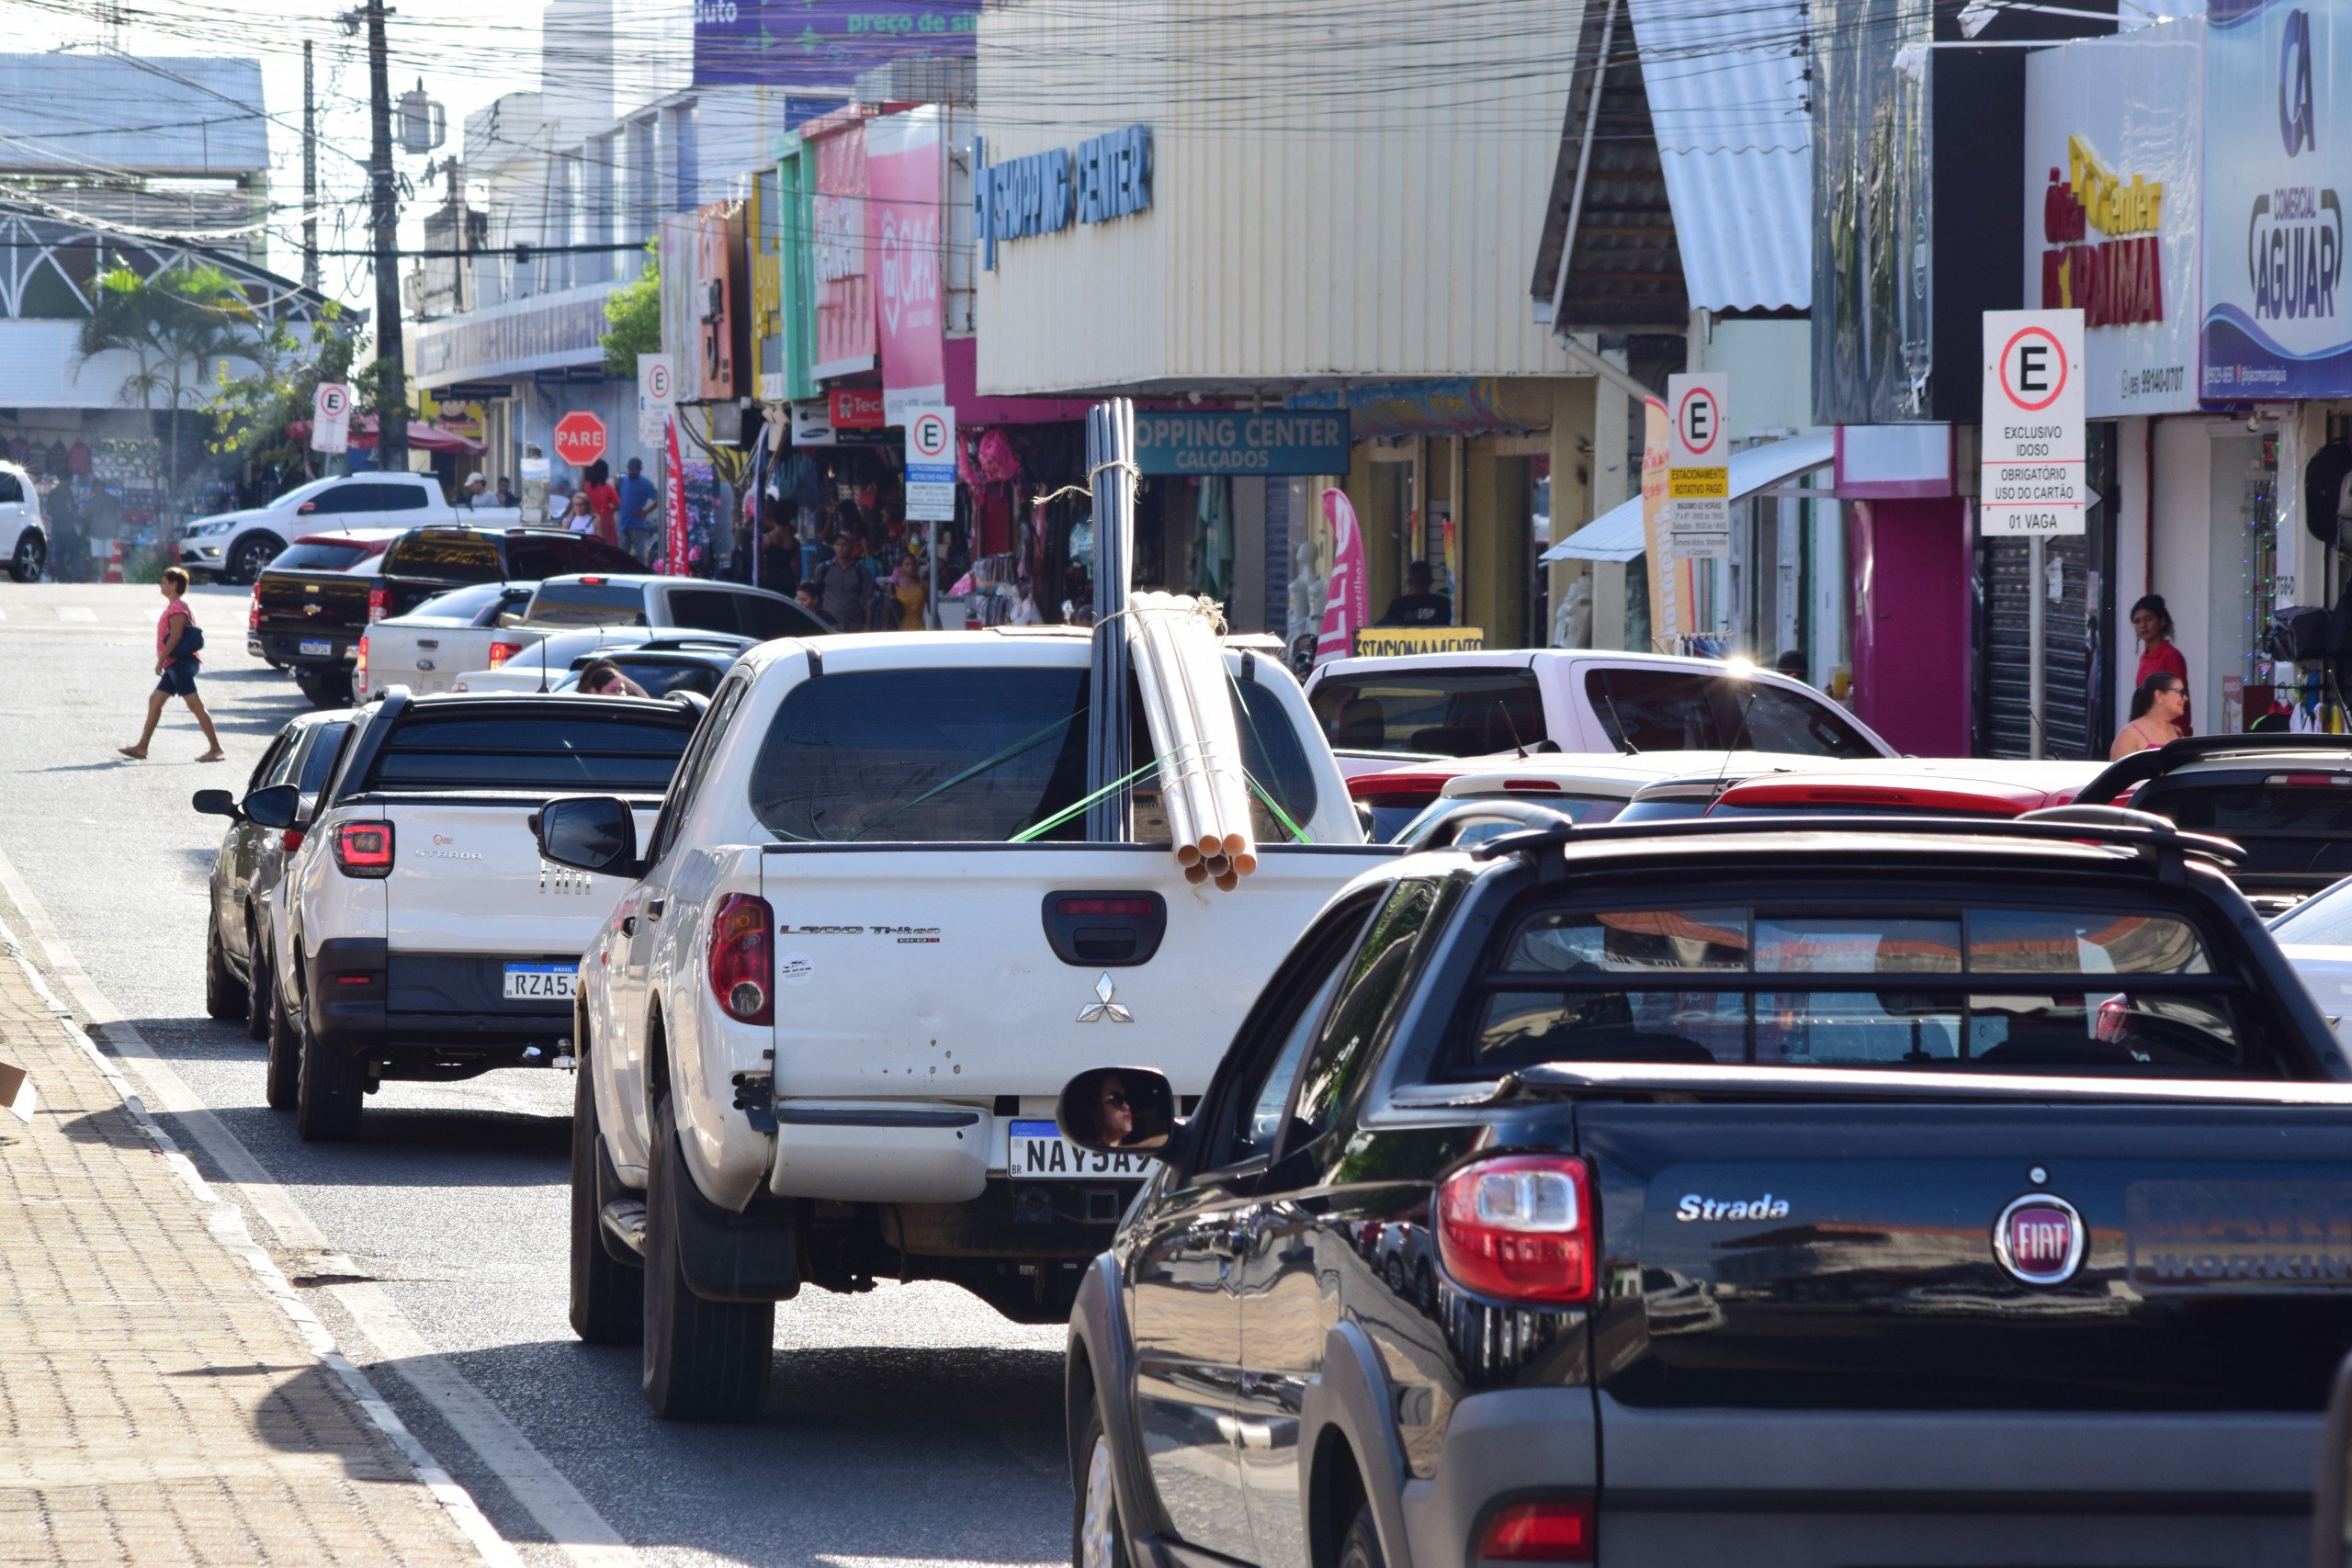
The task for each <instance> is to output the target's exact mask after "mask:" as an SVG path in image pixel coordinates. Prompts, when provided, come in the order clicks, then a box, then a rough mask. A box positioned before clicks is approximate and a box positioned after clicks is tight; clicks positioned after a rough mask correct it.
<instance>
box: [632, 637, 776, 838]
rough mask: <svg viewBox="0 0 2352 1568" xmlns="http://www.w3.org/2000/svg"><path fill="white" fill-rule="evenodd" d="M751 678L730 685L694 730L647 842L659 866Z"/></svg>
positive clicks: (707, 770) (697, 792)
mask: <svg viewBox="0 0 2352 1568" xmlns="http://www.w3.org/2000/svg"><path fill="white" fill-rule="evenodd" d="M751 686H752V682H751V677H749V676H748V675H747V676H742V677H740V678H738V679H737V680H735V681H732V682H729V684H728V687H727V690H726V691H725V692H723V693H721V694H720V695H719V697H718V700H717V701H716V702H714V703H712V704H711V705H710V711H709V712H707V713H706V714H704V715H703V718H702V722H701V723H700V724H698V725H696V726H695V733H694V739H693V741H692V743H691V744H690V745H688V747H687V749H686V756H685V758H684V761H681V762H680V763H679V764H678V772H677V777H676V779H675V781H674V782H673V784H672V785H671V787H670V793H669V795H668V796H667V797H666V798H665V799H663V801H662V816H661V818H660V820H658V821H656V822H655V823H654V824H653V833H652V836H651V837H650V838H649V839H648V840H646V858H647V860H648V861H649V862H658V861H659V860H660V859H661V858H662V856H663V855H665V854H667V853H668V852H669V850H670V840H672V839H673V838H675V837H676V836H677V828H678V824H679V823H680V822H682V821H684V819H685V815H686V810H687V808H688V807H691V806H693V805H694V801H695V795H697V794H699V793H700V792H701V789H702V781H703V779H704V778H705V777H706V776H707V774H708V773H709V772H710V761H711V758H713V757H714V756H716V755H717V754H718V738H719V737H720V736H721V735H722V734H724V733H725V732H726V729H727V725H728V721H729V720H730V719H732V718H733V717H734V716H735V710H736V709H737V708H738V707H740V706H741V705H742V703H743V694H744V693H745V692H747V691H749V690H750V689H751Z"/></svg>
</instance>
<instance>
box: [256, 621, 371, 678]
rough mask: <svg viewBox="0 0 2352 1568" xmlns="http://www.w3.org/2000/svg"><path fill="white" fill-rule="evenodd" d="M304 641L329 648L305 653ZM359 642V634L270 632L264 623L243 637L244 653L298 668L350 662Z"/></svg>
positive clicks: (322, 631)
mask: <svg viewBox="0 0 2352 1568" xmlns="http://www.w3.org/2000/svg"><path fill="white" fill-rule="evenodd" d="M305 642H312V643H317V642H323V643H325V644H326V645H327V647H328V649H329V651H328V652H325V653H305V652H303V651H302V644H304V643H305ZM358 645H359V638H358V637H356V636H355V635H353V634H351V633H348V632H342V631H331V630H321V631H315V632H303V631H292V632H288V631H273V630H271V629H269V628H268V627H266V626H265V627H264V628H262V630H260V631H258V632H255V633H254V634H252V635H251V636H249V637H246V638H245V651H246V652H248V653H251V654H254V655H255V656H256V657H258V658H263V659H274V660H277V662H278V663H280V664H291V665H294V666H296V667H297V668H310V667H313V666H315V667H318V668H322V669H323V668H325V667H327V666H329V665H335V664H346V665H347V664H350V663H352V662H354V661H355V660H356V654H355V653H354V652H353V650H354V649H356V648H357V647H358Z"/></svg>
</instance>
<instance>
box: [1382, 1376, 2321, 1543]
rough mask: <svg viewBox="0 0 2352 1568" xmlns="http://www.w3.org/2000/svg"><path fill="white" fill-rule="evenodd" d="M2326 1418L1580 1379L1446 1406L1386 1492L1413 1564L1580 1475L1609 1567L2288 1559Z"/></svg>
mask: <svg viewBox="0 0 2352 1568" xmlns="http://www.w3.org/2000/svg"><path fill="white" fill-rule="evenodd" d="M2322 1424H2323V1418H2322V1417H2321V1416H2318V1415H2316V1414H2313V1415H2309V1416H2271V1415H2245V1414H2234V1413H2227V1412H2215V1413H2196V1412H2160V1413H2143V1414H2054V1413H2053V1414H2042V1413H2035V1412H2015V1411H1990V1412H1971V1411H1957V1412H1911V1413H1879V1412H1870V1411H1823V1412H1810V1411H1793V1412H1792V1411H1750V1410H1719V1409H1708V1410H1673V1411H1660V1410H1650V1409H1638V1408H1634V1407H1632V1406H1628V1405H1624V1404H1619V1403H1618V1402H1616V1401H1615V1400H1612V1399H1611V1398H1610V1397H1609V1396H1608V1395H1606V1394H1601V1395H1600V1396H1598V1398H1597V1399H1596V1396H1595V1395H1594V1394H1593V1393H1592V1392H1591V1391H1590V1390H1589V1389H1581V1388H1562V1389H1514V1390H1505V1391H1499V1392H1497V1393H1483V1394H1476V1395H1474V1396H1472V1397H1471V1398H1468V1399H1465V1400H1464V1401H1463V1402H1462V1404H1460V1405H1459V1406H1457V1407H1456V1409H1455V1411H1454V1414H1453V1420H1452V1421H1451V1423H1450V1424H1449V1426H1448V1428H1447V1432H1446V1438H1445V1446H1444V1450H1443V1452H1442V1456H1441V1458H1440V1459H1439V1461H1438V1465H1437V1470H1436V1473H1435V1476H1434V1478H1433V1479H1431V1480H1429V1481H1415V1482H1411V1483H1408V1484H1407V1485H1406V1487H1405V1489H1404V1499H1403V1505H1404V1514H1405V1517H1406V1523H1407V1533H1408V1538H1409V1541H1410V1544H1411V1549H1412V1562H1413V1563H1414V1564H1415V1568H1456V1565H1458V1564H1462V1563H1464V1562H1466V1561H1467V1556H1468V1553H1469V1551H1470V1549H1471V1545H1472V1543H1473V1542H1474V1541H1475V1540H1476V1532H1477V1530H1478V1529H1479V1528H1480V1526H1481V1525H1483V1523H1484V1522H1485V1519H1486V1516H1487V1513H1488V1512H1489V1511H1490V1510H1491V1509H1492V1508H1494V1507H1495V1506H1498V1505H1499V1504H1501V1503H1503V1502H1505V1501H1509V1500H1511V1499H1513V1498H1515V1497H1517V1498H1523V1497H1530V1496H1542V1495H1551V1496H1575V1495H1596V1494H1597V1495H1598V1496H1599V1499H1600V1526H1599V1539H1600V1561H1601V1562H1604V1563H1607V1564H1609V1565H1610V1568H1654V1565H1655V1568H1664V1565H1666V1564H1673V1565H1674V1568H1688V1564H1690V1563H1692V1562H1740V1563H1743V1564H1764V1565H1770V1568H1781V1565H1786V1568H1816V1565H1818V1568H1830V1565H1833V1564H1850V1563H1857V1562H1867V1563H1872V1564H1883V1565H1886V1568H1906V1565H1911V1564H1919V1565H1923V1568H1924V1565H1926V1564H1967V1565H1968V1568H1996V1565H1999V1564H2020V1565H2023V1564H2047V1563H2052V1562H2066V1563H2070V1564H2092V1565H2107V1568H2222V1565H2228V1568H2241V1565H2243V1568H2255V1565H2262V1568H2271V1565H2283V1564H2294V1565H2296V1568H2301V1565H2303V1564H2305V1563H2308V1562H2309V1561H2310V1552H2311V1533H2310V1532H2311V1526H2310V1516H2311V1506H2312V1483H2314V1481H2315V1480H2316V1479H2317V1475H2318V1464H2319V1453H2320V1447H2321V1443H2320V1436H2321V1427H2322ZM1603 1434H1605V1436H1606V1442H1605V1444H1603V1443H1602V1442H1600V1440H1599V1438H1600V1437H1601V1436H1602V1435H1603ZM1604 1450H1605V1452H1606V1455H1607V1459H1606V1463H1605V1466H1604V1464H1603V1462H1602V1461H1601V1459H1600V1455H1601V1453H1602V1452H1603V1451H1604Z"/></svg>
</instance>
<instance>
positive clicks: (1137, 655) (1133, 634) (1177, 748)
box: [1126, 593, 1258, 890]
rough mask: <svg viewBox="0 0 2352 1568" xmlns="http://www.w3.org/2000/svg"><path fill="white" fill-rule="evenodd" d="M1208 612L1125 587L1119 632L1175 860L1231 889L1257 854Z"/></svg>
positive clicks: (1189, 872)
mask: <svg viewBox="0 0 2352 1568" xmlns="http://www.w3.org/2000/svg"><path fill="white" fill-rule="evenodd" d="M1214 614H1215V611H1214V607H1213V606H1212V605H1211V604H1209V602H1208V601H1206V600H1198V599H1182V598H1178V597H1177V596H1175V595H1174V594H1170V593H1138V594H1133V595H1130V597H1129V599H1128V604H1127V615H1126V621H1127V627H1126V637H1127V640H1128V644H1129V648H1130V650H1131V652H1132V653H1133V655H1134V663H1135V672H1136V690H1137V693H1138V694H1139V696H1140V698H1141V701H1142V705H1143V711H1144V719H1145V722H1146V723H1147V724H1148V726H1149V728H1150V730H1151V739H1152V750H1154V752H1155V753H1157V755H1158V756H1159V764H1160V768H1159V774H1160V790H1161V798H1162V799H1163V800H1164V801H1165V802H1166V803H1167V812H1168V827H1169V836H1170V846H1171V847H1172V848H1173V850H1174V851H1175V853H1176V860H1177V863H1178V864H1180V865H1182V867H1183V868H1184V874H1185V876H1186V877H1187V878H1188V879H1190V880H1191V881H1193V882H1196V883H1197V882H1206V881H1212V880H1213V881H1215V882H1216V885H1217V886H1219V887H1221V888H1225V889H1227V890H1230V889H1232V888H1233V887H1235V886H1238V885H1239V883H1240V880H1241V878H1242V877H1244V876H1247V875H1249V874H1250V873H1251V872H1253V871H1255V870H1256V869H1257V867H1258V856H1257V846H1256V843H1255V840H1254V839H1253V836H1252V830H1251V827H1250V797H1249V788H1248V784H1247V783H1246V782H1245V776H1244V773H1243V768H1242V760H1241V734H1240V728H1239V727H1238V725H1237V724H1236V723H1235V721H1234V716H1233V699H1232V696H1231V694H1230V692H1229V690H1228V686H1229V682H1228V681H1227V673H1226V668H1225V649H1223V648H1222V647H1221V646H1219V644H1218V642H1217V639H1216V626H1215V622H1214V619H1213V616H1214Z"/></svg>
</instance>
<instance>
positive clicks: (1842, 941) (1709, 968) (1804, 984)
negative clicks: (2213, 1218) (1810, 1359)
mask: <svg viewBox="0 0 2352 1568" xmlns="http://www.w3.org/2000/svg"><path fill="white" fill-rule="evenodd" d="M1485 991H1486V994H1485V995H1484V997H1483V998H1473V1003H1472V1006H1471V1007H1470V1008H1468V1009H1466V1010H1464V1013H1463V1015H1462V1017H1463V1024H1462V1032H1461V1037H1460V1039H1459V1040H1458V1042H1457V1044H1456V1046H1455V1048H1454V1050H1453V1055H1452V1061H1453V1066H1454V1068H1455V1070H1456V1071H1457V1072H1458V1073H1460V1074H1464V1075H1469V1076H1476V1077H1491V1076H1493V1075H1494V1074H1496V1073H1498V1072H1504V1071H1510V1070H1513V1069H1516V1068H1521V1067H1527V1066H1535V1065H1538V1064H1541V1063H1547V1062H1562V1061H1567V1062H1577V1061H1584V1062H1655V1063H1687V1064H1692V1065H1703V1064H1708V1063H1724V1064H1744V1065H1748V1066H1839V1067H1882V1068H1939V1069H1946V1070H1951V1069H1969V1068H1979V1069H1982V1070H1985V1071H1991V1072H2031V1071H2059V1072H2075V1073H2080V1072H2141V1073H2149V1074H2154V1075H2159V1076H2165V1075H2177V1074H2215V1075H2220V1076H2225V1077H2281V1076H2285V1069H2284V1067H2283V1065H2282V1064H2283V1061H2284V1058H2283V1057H2282V1056H2281V1055H2279V1051H2278V1045H2277V1043H2276V1041H2275V1040H2274V1038H2273V1037H2272V1036H2271V1034H2270V1032H2269V1029H2268V1025H2267V1021H2266V1013H2265V1010H2264V1009H2263V1008H2262V1006H2261V1005H2260V999H2259V998H2255V997H2253V996H2251V995H2250V994H2248V993H2246V992H2245V989H2244V988H2243V987H2240V986H2239V985H2237V984H2236V982H2235V981H2234V980H2231V979H2225V978H2223V977H2222V976H2220V975H2219V974H2218V973H2217V966H2216V965H2215V964H2214V963H2213V962H2212V959H2211V953H2210V951H2209V949H2208V947H2207V944H2206V942H2205V941H2204V939H2203V938H2202V937H2201V936H2200V935H2199V931H2198V930H2197V927H2196V926H2195V924H2194V923H2193V922H2192V921H2191V920H2189V919H2188V918H2186V917H2184V916H2181V915H2177V914H2169V913H2161V912H2150V911H2148V910H2145V909H2126V908H2094V907H2067V906H2064V905H2052V906H2047V907H2013V906H2003V905H1998V904H1994V903H1990V902H1986V903H1982V904H1972V905H1969V906H1966V907H1963V908H1951V909H1945V910H1932V911H1926V910H1921V909H1919V908H1901V909H1896V908H1858V909H1848V910H1836V911H1826V910H1824V909H1822V908H1818V907H1815V908H1807V907H1804V906H1801V905H1792V906H1790V907H1786V908H1774V907H1772V906H1770V905H1766V904H1755V905H1750V904H1738V905H1721V906H1717V905H1706V904H1644V905H1633V906H1626V907H1618V908H1600V909H1578V910H1556V911H1546V912H1544V913H1540V914H1536V915H1533V916H1531V917H1529V918H1528V919H1525V920H1523V921H1522V922H1521V924H1520V925H1519V927H1518V929H1517V930H1516V931H1513V932H1512V933H1511V935H1510V937H1509V939H1508V940H1507V941H1506V942H1504V944H1503V946H1502V948H1501V949H1500V953H1499V956H1498V962H1497V964H1496V968H1495V971H1494V973H1493V974H1492V975H1491V976H1489V978H1488V980H1487V986H1486V987H1485Z"/></svg>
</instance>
